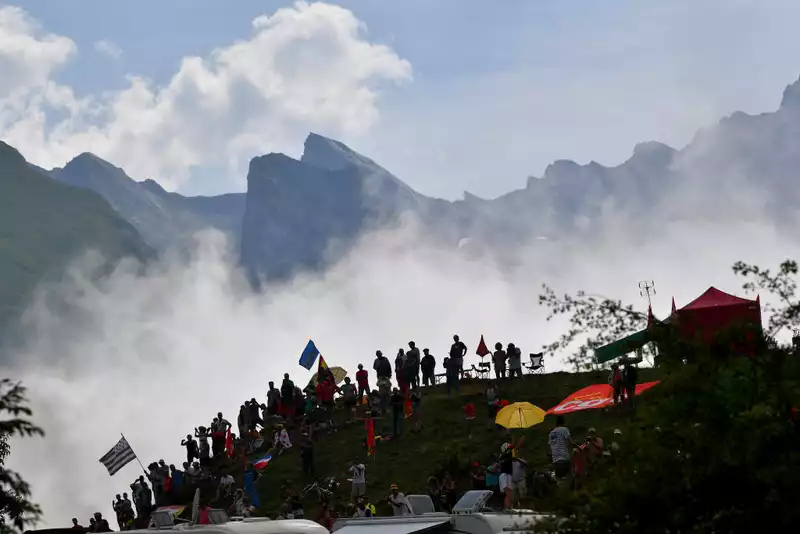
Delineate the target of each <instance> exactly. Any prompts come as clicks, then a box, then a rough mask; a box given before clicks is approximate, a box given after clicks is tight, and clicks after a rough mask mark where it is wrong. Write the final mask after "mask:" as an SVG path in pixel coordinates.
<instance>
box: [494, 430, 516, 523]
mask: <svg viewBox="0 0 800 534" xmlns="http://www.w3.org/2000/svg"><path fill="white" fill-rule="evenodd" d="M513 474H514V445H513V444H512V443H503V446H502V447H501V448H500V478H499V480H498V483H499V485H500V493H501V494H502V495H503V509H504V510H510V509H511V491H512V490H513V489H514V479H513Z"/></svg>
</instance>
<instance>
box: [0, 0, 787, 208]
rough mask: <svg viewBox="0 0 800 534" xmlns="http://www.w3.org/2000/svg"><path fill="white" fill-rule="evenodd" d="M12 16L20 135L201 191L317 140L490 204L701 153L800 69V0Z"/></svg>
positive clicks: (0, 40) (767, 105)
mask: <svg viewBox="0 0 800 534" xmlns="http://www.w3.org/2000/svg"><path fill="white" fill-rule="evenodd" d="M3 5H4V6H5V7H4V8H3V11H2V12H0V13H2V14H0V65H3V66H4V70H5V72H6V73H7V75H5V76H4V80H2V81H0V139H3V140H5V141H6V142H8V143H10V144H12V145H13V146H15V147H17V148H18V149H20V150H21V151H22V152H23V154H24V155H25V156H26V157H28V159H29V160H31V161H32V162H34V163H36V164H39V165H41V166H44V167H47V168H50V167H53V166H61V165H63V164H64V163H66V162H67V161H68V160H69V159H71V158H72V157H74V156H75V155H77V154H78V153H80V152H84V151H91V152H94V153H96V154H98V155H100V156H101V157H104V158H106V159H108V160H110V161H112V162H113V163H115V164H116V165H118V166H121V167H123V168H124V169H125V170H126V171H127V172H128V173H129V174H130V175H131V176H132V177H134V178H135V179H138V180H141V179H144V178H153V179H156V180H158V181H159V182H161V183H162V184H163V185H165V186H166V187H167V188H168V189H170V190H177V191H179V192H183V193H186V194H217V193H221V192H228V191H242V190H244V189H245V187H246V172H247V164H248V162H249V160H250V159H251V158H252V157H254V156H256V155H260V154H263V153H267V152H271V151H278V152H284V153H287V154H289V155H291V156H295V157H297V156H299V155H300V154H301V153H302V142H303V139H304V138H305V136H306V135H307V133H308V132H309V131H315V132H317V133H321V134H323V135H328V136H330V137H334V138H337V139H339V140H342V141H344V142H346V143H348V144H350V145H351V146H352V147H353V148H355V149H356V150H358V151H360V152H362V153H364V154H366V155H368V156H370V157H372V158H373V159H375V160H376V161H378V162H379V163H380V164H382V165H383V166H385V167H386V168H388V169H389V170H390V171H392V172H394V173H395V174H396V175H397V176H399V177H400V178H401V179H403V180H404V181H406V182H407V183H409V184H410V185H411V186H412V187H414V188H415V189H417V190H419V191H420V192H422V193H425V194H428V195H431V196H438V197H444V198H448V199H456V198H460V197H461V195H462V193H463V191H470V192H472V193H474V194H476V195H478V196H483V197H487V198H490V197H495V196H498V195H501V194H503V193H505V192H508V191H509V190H512V189H515V188H520V187H524V184H525V181H526V178H527V177H528V176H530V175H534V176H540V175H541V174H542V173H543V172H544V169H545V168H546V167H547V165H548V164H550V163H551V162H553V161H554V160H557V159H573V160H575V161H578V162H580V163H588V162H589V161H593V160H594V161H598V162H600V163H602V164H605V165H616V164H619V163H621V162H622V161H624V160H625V159H627V158H628V157H629V156H630V154H631V152H632V149H633V147H634V146H635V144H636V143H638V142H641V141H649V140H657V141H662V142H665V143H667V144H670V145H673V146H675V147H681V146H683V145H684V144H686V143H687V142H689V141H690V140H691V138H692V136H693V135H694V133H695V132H696V130H697V129H698V128H700V127H702V126H705V125H709V124H712V123H714V122H715V121H716V120H718V119H719V118H720V117H721V116H724V115H726V114H729V113H731V112H733V111H735V110H743V111H746V112H751V113H757V112H762V111H769V110H772V109H774V108H775V107H777V104H778V102H779V99H780V93H781V89H782V88H783V87H784V86H785V85H787V84H788V83H791V82H792V81H794V80H795V79H797V77H798V74H800V67H799V66H798V65H797V62H796V60H795V57H794V56H795V54H794V51H796V50H797V49H798V48H799V47H800V35H798V33H797V32H796V31H794V30H795V28H794V26H793V21H794V20H797V17H798V15H800V4H798V3H797V2H794V1H792V0H774V1H772V2H769V3H768V4H765V3H763V2H758V1H746V0H702V1H697V0H673V1H670V2H660V1H656V0H649V1H648V0H645V1H641V0H639V1H634V0H619V1H615V2H589V1H575V0H566V1H564V0H535V1H534V0H531V1H522V0H504V1H502V2H496V1H491V2H490V1H480V0H468V1H459V0H441V1H437V2H422V1H420V0H404V1H385V2H374V1H369V0H353V1H343V2H341V3H339V4H323V3H313V4H306V3H291V2H275V1H253V0H241V1H237V2H217V1H210V0H191V1H189V0H175V1H171V2H160V1H153V0H141V1H137V2H107V1H102V0H81V1H76V0H63V1H59V2H54V1H48V0H27V1H24V2H19V3H16V4H15V3H7V4H4V3H2V2H0V6H3Z"/></svg>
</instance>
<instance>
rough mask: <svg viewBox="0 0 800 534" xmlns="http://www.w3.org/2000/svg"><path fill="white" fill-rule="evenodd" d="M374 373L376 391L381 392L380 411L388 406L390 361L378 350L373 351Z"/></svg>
mask: <svg viewBox="0 0 800 534" xmlns="http://www.w3.org/2000/svg"><path fill="white" fill-rule="evenodd" d="M372 368H373V369H374V370H375V375H376V376H377V377H378V383H377V385H378V392H379V393H380V394H381V406H382V408H381V409H382V413H385V412H386V409H387V407H388V406H389V396H390V395H391V391H392V363H391V362H390V361H389V358H387V357H386V356H384V355H383V353H382V352H381V351H379V350H376V351H375V362H374V363H373V364H372Z"/></svg>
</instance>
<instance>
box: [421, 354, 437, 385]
mask: <svg viewBox="0 0 800 534" xmlns="http://www.w3.org/2000/svg"><path fill="white" fill-rule="evenodd" d="M422 354H423V356H422V360H420V367H421V368H422V384H423V385H425V386H433V385H435V384H436V379H435V377H436V358H434V357H433V354H431V353H430V352H428V349H422Z"/></svg>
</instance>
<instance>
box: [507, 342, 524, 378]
mask: <svg viewBox="0 0 800 534" xmlns="http://www.w3.org/2000/svg"><path fill="white" fill-rule="evenodd" d="M506 353H507V354H508V377H509V378H514V376H518V377H520V378H521V377H522V351H521V350H520V349H519V348H518V347H517V346H516V345H514V344H513V343H509V344H508V348H507V350H506Z"/></svg>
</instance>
